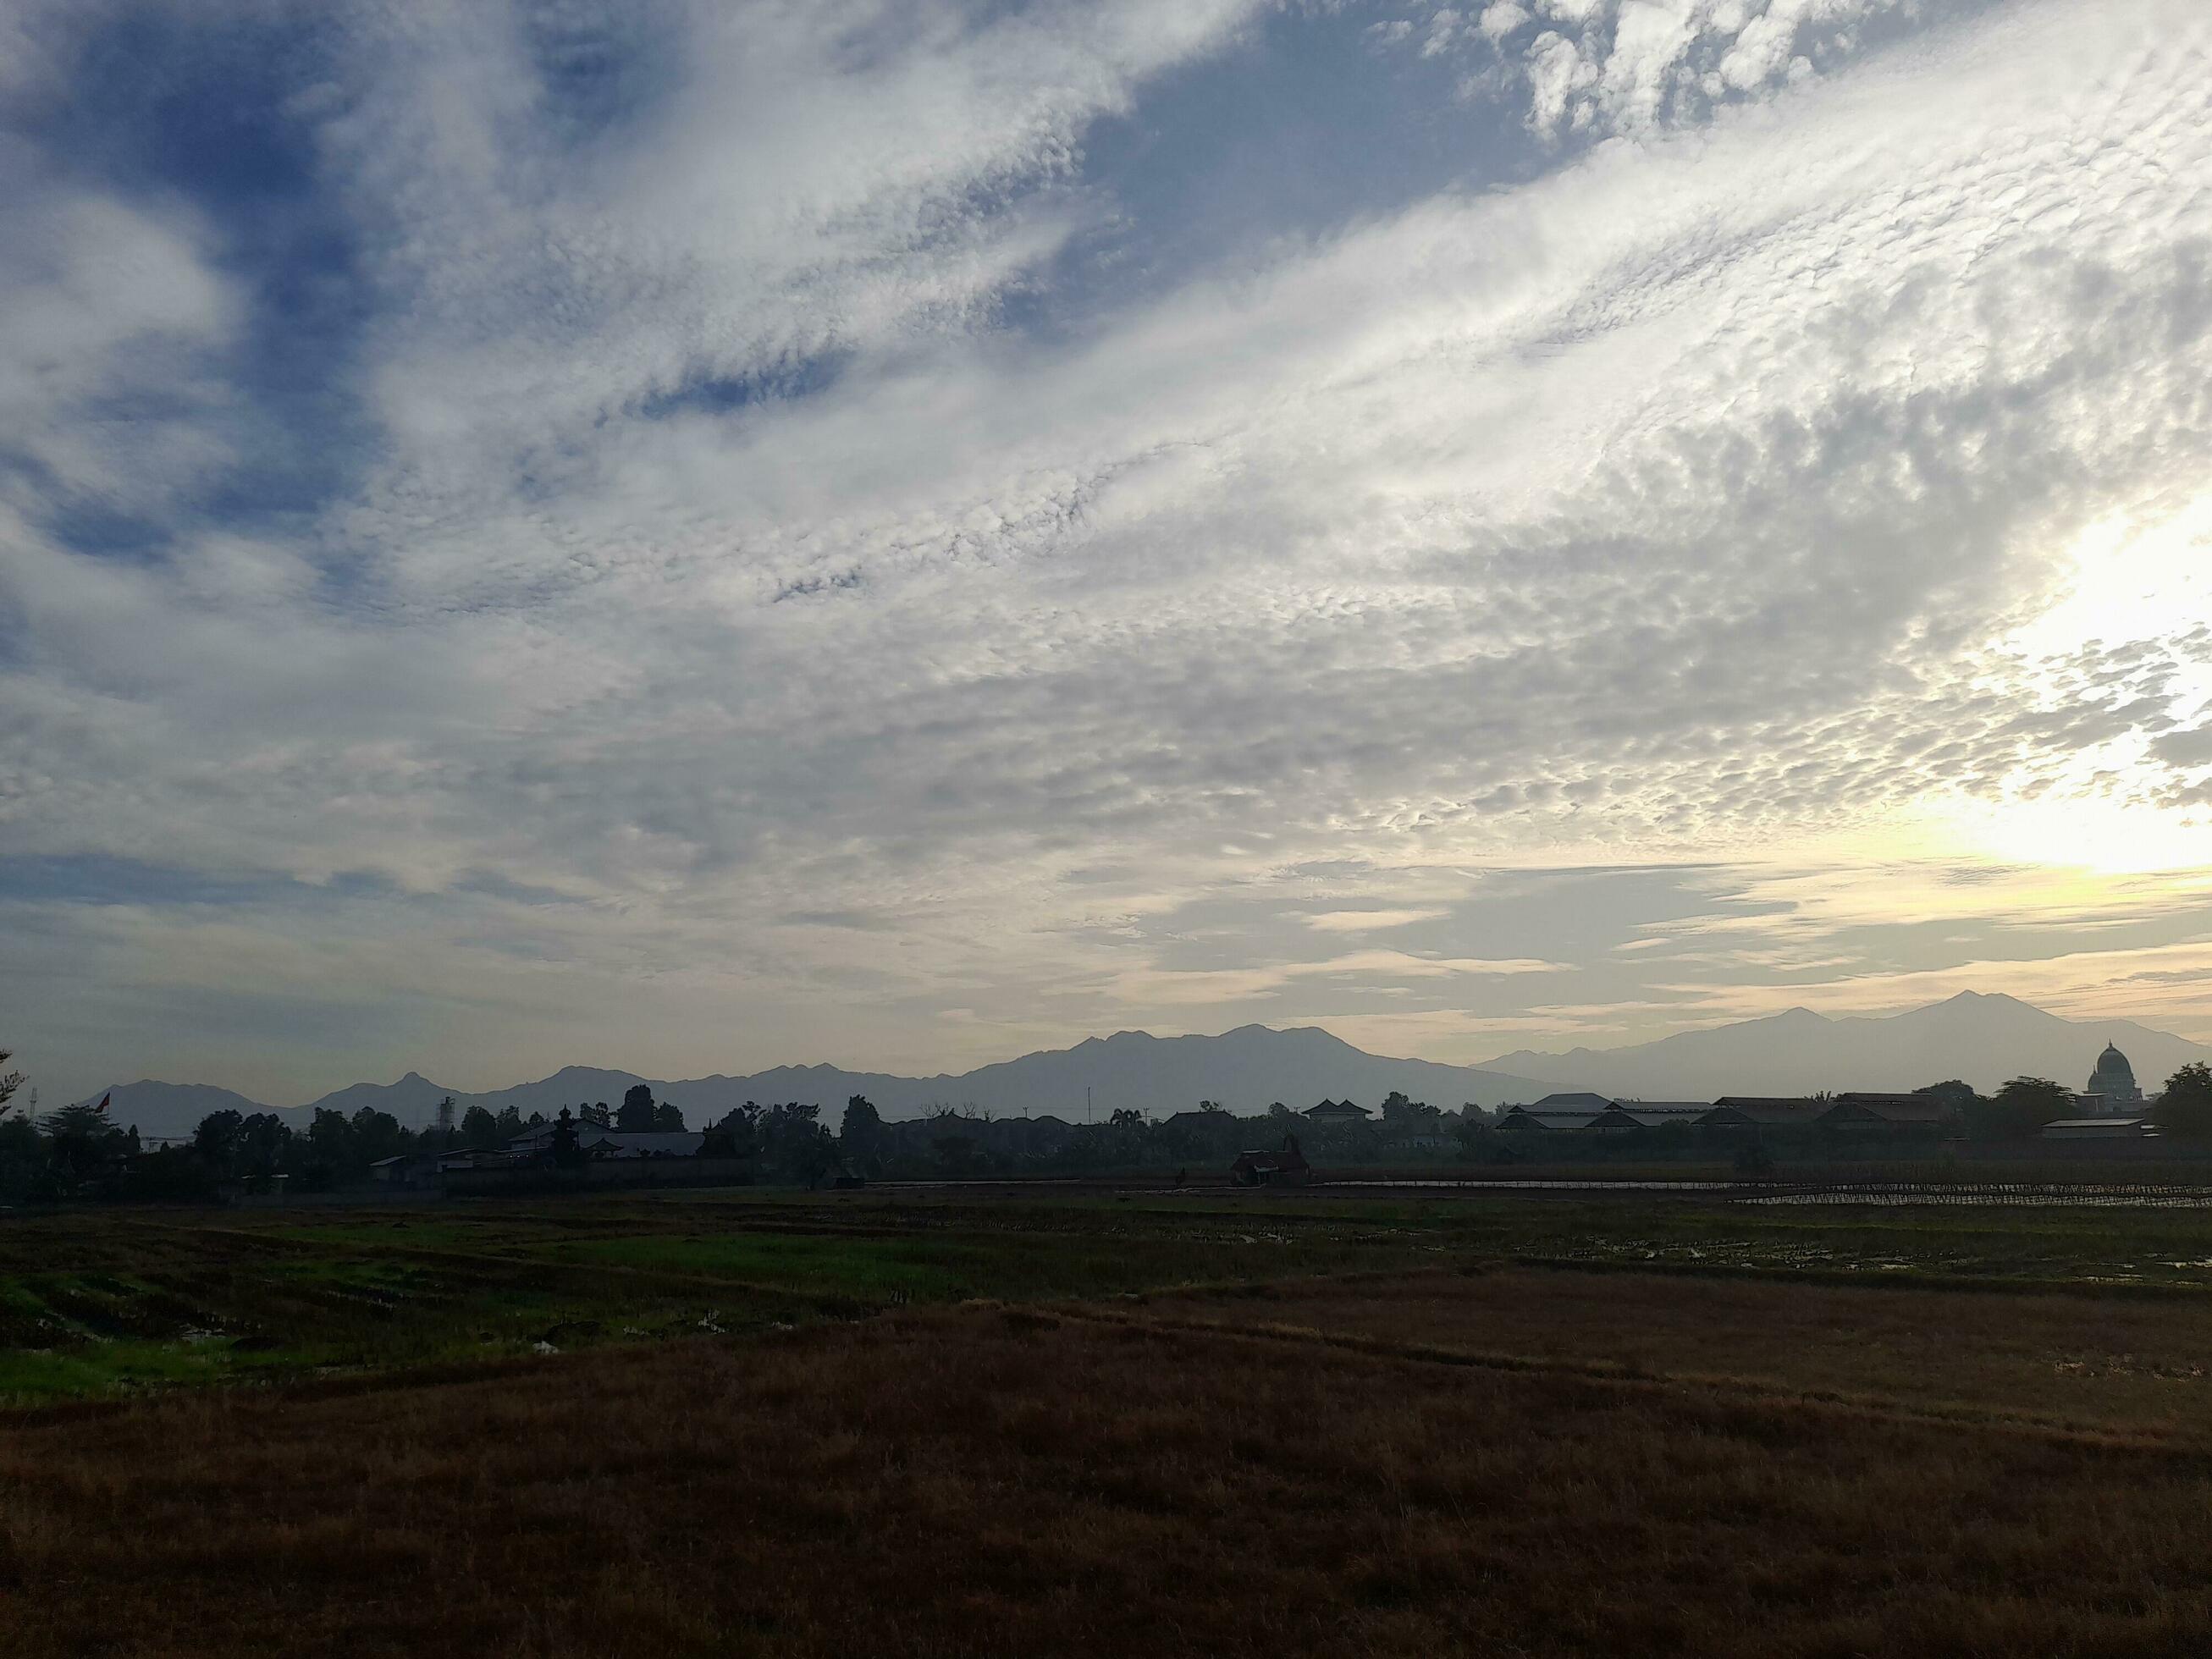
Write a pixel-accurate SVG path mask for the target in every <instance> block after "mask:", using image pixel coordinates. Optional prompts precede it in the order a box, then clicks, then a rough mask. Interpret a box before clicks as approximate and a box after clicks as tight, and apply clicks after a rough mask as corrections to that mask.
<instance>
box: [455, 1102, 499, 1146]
mask: <svg viewBox="0 0 2212 1659" xmlns="http://www.w3.org/2000/svg"><path fill="white" fill-rule="evenodd" d="M461 1144H462V1145H463V1146H476V1147H491V1146H498V1145H499V1120H498V1119H497V1118H495V1117H494V1116H493V1115H491V1114H490V1113H489V1112H488V1111H486V1110H485V1109H483V1107H481V1106H471V1107H470V1108H469V1109H468V1110H467V1111H465V1112H464V1113H462V1114H461Z"/></svg>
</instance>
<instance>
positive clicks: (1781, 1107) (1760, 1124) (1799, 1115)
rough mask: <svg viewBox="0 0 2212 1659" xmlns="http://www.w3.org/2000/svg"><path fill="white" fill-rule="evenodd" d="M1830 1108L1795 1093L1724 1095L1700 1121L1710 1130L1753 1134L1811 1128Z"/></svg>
mask: <svg viewBox="0 0 2212 1659" xmlns="http://www.w3.org/2000/svg"><path fill="white" fill-rule="evenodd" d="M1826 1110H1827V1107H1826V1104H1825V1103H1823V1102H1820V1101H1817V1100H1812V1099H1808V1098H1806V1097H1803V1096H1792V1095H1723V1096H1722V1097H1720V1098H1719V1099H1718V1100H1717V1101H1715V1102H1714V1103H1712V1109H1711V1110H1710V1111H1708V1112H1707V1113H1706V1114H1705V1116H1703V1117H1702V1118H1700V1119H1699V1120H1698V1121H1699V1124H1700V1125H1701V1126H1702V1127H1705V1128H1708V1129H1722V1130H1731V1131H1742V1132H1745V1133H1750V1132H1753V1131H1762V1130H1770V1129H1780V1130H1788V1129H1809V1128H1811V1127H1813V1125H1814V1123H1815V1122H1817V1121H1819V1119H1820V1114H1821V1113H1823V1112H1825V1111H1826Z"/></svg>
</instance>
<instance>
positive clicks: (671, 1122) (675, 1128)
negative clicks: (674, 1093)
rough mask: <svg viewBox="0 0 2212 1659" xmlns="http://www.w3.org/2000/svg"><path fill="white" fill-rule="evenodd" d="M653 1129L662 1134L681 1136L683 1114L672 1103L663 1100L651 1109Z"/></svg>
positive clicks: (682, 1131)
mask: <svg viewBox="0 0 2212 1659" xmlns="http://www.w3.org/2000/svg"><path fill="white" fill-rule="evenodd" d="M653 1127H654V1128H656V1129H658V1130H659V1131H660V1132H661V1133H664V1134H679V1135H680V1134H682V1133H684V1114H683V1112H682V1110H681V1109H678V1106H677V1105H676V1103H674V1102H673V1101H668V1100H664V1101H661V1102H659V1103H657V1104H655V1105H654V1107H653Z"/></svg>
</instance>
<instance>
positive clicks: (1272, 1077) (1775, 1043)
mask: <svg viewBox="0 0 2212 1659" xmlns="http://www.w3.org/2000/svg"><path fill="white" fill-rule="evenodd" d="M2106 1042H2116V1043H2118V1046H2119V1047H2120V1048H2122V1049H2123V1050H2124V1052H2125V1053H2126V1054H2127V1055H2128V1057H2129V1059H2130V1060H2131V1061H2132V1062H2133V1064H2134V1066H2135V1070H2136V1080H2137V1081H2138V1082H2140V1083H2141V1084H2142V1085H2143V1086H2144V1088H2145V1089H2146V1090H2148V1091H2156V1090H2157V1088H2158V1086H2159V1085H2160V1084H2161V1083H2162V1082H2163V1081H2164V1080H2165V1079H2166V1077H2167V1076H2168V1075H2169V1074H2170V1073H2172V1072H2173V1071H2174V1070H2175V1069H2176V1068H2178V1067H2179V1066H2182V1065H2184V1064H2185V1063H2186V1062H2188V1061H2190V1060H2203V1059H2206V1058H2208V1056H2212V1048H2208V1047H2207V1046H2206V1045H2204V1044H2201V1043H2195V1042H2189V1041H2187V1040H2185V1039H2184V1038H2181V1037H2178V1036H2172V1034H2170V1033H2168V1032H2165V1031H2159V1030H2152V1029H2151V1028H2150V1027H2148V1026H2145V1025H2138V1024H2135V1023H2134V1022H2132V1021H2129V1020H2108V1021H2101V1022H2081V1021H2074V1020H2067V1019H2062V1018H2059V1017H2058V1016H2057V1015H2056V1014H2051V1013H2046V1012H2044V1011H2043V1010H2042V1009H2040V1008H2036V1007H2033V1006H2030V1005H2029V1004H2027V1003H2025V1002H2021V1001H2020V1000H2018V999H2016V998H2014V997H2008V996H1985V995H1982V994H1978V993H1975V992H1972V991H1967V992H1962V993H1960V994H1959V995H1958V996H1955V997H1953V998H1952V999H1950V1000H1948V1001H1947V1002H1939V1003H1935V1004H1931V1005H1930V1006H1928V1007H1925V1008H1916V1009H1914V1010H1912V1011H1911V1012H1907V1013H1902V1014H1894V1015H1890V1016H1887V1017H1883V1018H1844V1019H1830V1018H1826V1017H1824V1016H1822V1015H1820V1014H1816V1013H1814V1012H1811V1011H1810V1010H1808V1009H1804V1008H1793V1009H1791V1010H1790V1012H1787V1013H1782V1014H1776V1015H1773V1016H1771V1017H1769V1018H1764V1019H1753V1020H1744V1021H1741V1022H1738V1023H1737V1024H1730V1025H1721V1026H1715V1027H1712V1028H1711V1029H1709V1030H1698V1031H1685V1032H1682V1033H1680V1034H1679V1035H1677V1036H1670V1037H1666V1038H1663V1039H1662V1040H1660V1041H1658V1042H1645V1043H1638V1044H1635V1045H1633V1046H1631V1047H1628V1048H1575V1049H1571V1050H1570V1051H1568V1052H1567V1053H1565V1054H1545V1053H1541V1052H1539V1051H1536V1050H1534V1049H1522V1050H1519V1051H1517V1052H1516V1053H1514V1054H1505V1055H1501V1056H1500V1057H1499V1058H1498V1059H1497V1060H1492V1061H1490V1062H1488V1063H1487V1064H1486V1065H1484V1066H1446V1065H1441V1064H1438V1063H1436V1062H1434V1061H1431V1060H1399V1059H1393V1058H1390V1057H1389V1056H1386V1055H1382V1054H1368V1053H1366V1052H1364V1050H1362V1049H1358V1048H1353V1047H1352V1045H1351V1044H1350V1043H1348V1042H1344V1041H1343V1040H1342V1039H1340V1038H1338V1037H1335V1036H1331V1035H1330V1034H1329V1033H1328V1032H1327V1031H1324V1030H1319V1029H1317V1028H1315V1027H1312V1026H1302V1027H1297V1028H1294V1029H1292V1030H1272V1029H1270V1028H1269V1027H1267V1026H1264V1025H1244V1026H1240V1027H1238V1028H1237V1030H1233V1031H1226V1032H1224V1033H1222V1034H1221V1035H1220V1036H1174V1037H1156V1036H1151V1035H1149V1034H1148V1033H1146V1032H1143V1031H1119V1032H1116V1033H1115V1035H1114V1036H1110V1037H1091V1038H1087V1039H1085V1041H1084V1042H1079V1043H1077V1044H1076V1045H1075V1046H1074V1047H1073V1048H1054V1049H1046V1050H1042V1051H1040V1052H1038V1053H1036V1054H1024V1055H1023V1056H1021V1057H1020V1058H1019V1059H1018V1060H1003V1061H1000V1062H999V1063H997V1064H995V1065H991V1066H981V1067H979V1068H978V1069H976V1070H975V1071H972V1072H965V1073H960V1074H958V1075H943V1074H941V1075H939V1076H936V1077H926V1078H909V1077H898V1076H894V1075H892V1074H890V1073H883V1072H848V1071H844V1070H842V1069H841V1068H839V1067H837V1066H778V1067H776V1068H775V1069H774V1070H773V1071H767V1072H758V1073H753V1074H752V1075H750V1076H748V1077H721V1076H716V1077H705V1078H692V1079H653V1078H643V1077H640V1076H638V1075H637V1074H635V1073H631V1072H616V1071H606V1070H602V1069H599V1068H595V1067H592V1066H568V1067H565V1068H564V1069H562V1070H561V1071H558V1072H556V1073H554V1074H553V1075H552V1076H550V1077H548V1078H542V1079H538V1081H537V1082H534V1083H522V1084H517V1085H514V1086H513V1087H512V1088H507V1089H495V1090H492V1091H489V1092H478V1093H473V1094H472V1093H469V1092H467V1091H463V1090H459V1089H448V1088H447V1087H445V1086H444V1085H441V1084H437V1083H434V1082H432V1081H431V1080H430V1079H428V1078H425V1077H423V1076H422V1074H421V1073H416V1072H410V1073H407V1074H406V1076H404V1077H403V1078H401V1079H399V1080H398V1082H396V1083H386V1084H374V1083H356V1084H353V1085H349V1087H346V1088H343V1089H339V1090H337V1091H334V1092H333V1093H331V1094H327V1095H325V1096H324V1097H322V1098H321V1099H320V1100H315V1101H310V1102H309V1103H307V1104H306V1105H304V1106H295V1107H289V1108H274V1109H275V1110H278V1111H280V1112H281V1114H282V1115H283V1116H285V1117H287V1118H289V1119H291V1120H293V1121H295V1123H297V1124H298V1125H300V1126H301V1127H305V1125H306V1124H307V1121H309V1119H310V1118H311V1116H312V1115H313V1113H314V1111H315V1110H316V1109H318V1108H325V1107H326V1108H329V1109H333V1110H337V1111H340V1112H343V1113H344V1114H346V1115H348V1116H351V1115H353V1114H354V1113H355V1112H356V1111H358V1110H359V1109H361V1108H362V1107H364V1106H370V1107H374V1108H375V1109H378V1110H379V1111H385V1112H389V1113H391V1114H392V1116H394V1117H396V1118H398V1120H399V1121H400V1122H401V1123H403V1124H405V1125H407V1126H408V1127H421V1126H422V1125H424V1124H426V1123H428V1122H429V1121H431V1120H432V1118H433V1117H434V1116H435V1113H436V1111H437V1106H438V1102H439V1100H440V1099H441V1098H442V1097H444V1096H446V1095H448V1094H450V1095H452V1096H453V1098H454V1101H455V1103H456V1106H457V1109H459V1110H460V1111H464V1112H465V1111H466V1110H467V1109H469V1108H470V1107H471V1106H483V1107H484V1108H485V1109H487V1110H489V1111H493V1112H496V1111H498V1110H500V1109H501V1108H502V1107H506V1106H509V1105H511V1106H513V1107H514V1108H515V1109H516V1110H517V1111H519V1112H520V1114H521V1115H523V1116H525V1117H528V1116H529V1115H531V1113H532V1112H543V1113H544V1114H545V1115H547V1116H549V1117H550V1116H551V1115H554V1114H555V1113H556V1112H558V1111H559V1110H560V1109H561V1108H562V1107H563V1106H579V1105H582V1104H585V1103H590V1102H597V1101H605V1102H607V1103H610V1104H613V1103H618V1102H620V1101H621V1099H622V1097H623V1092H624V1091H627V1090H628V1089H629V1088H630V1087H631V1086H632V1085H635V1084H639V1083H643V1084H645V1085H647V1086H648V1087H649V1088H651V1089H652V1091H653V1097H654V1098H655V1099H656V1100H666V1101H671V1102H673V1103H675V1104H676V1105H677V1106H678V1108H680V1109H682V1111H683V1113H684V1117H685V1119H686V1120H687V1121H690V1123H691V1124H692V1126H693V1127H699V1126H701V1125H702V1124H704V1123H706V1122H708V1121H712V1120H713V1119H714V1118H716V1117H719V1116H720V1115H721V1114H722V1113H724V1112H726V1111H727V1110H728V1109H730V1108H731V1107H732V1106H736V1105H738V1104H739V1103H743V1102H744V1101H748V1100H757V1101H759V1102H761V1103H763V1104H769V1103H775V1102H778V1101H789V1100H797V1101H812V1102H817V1103H820V1105H821V1107H822V1115H823V1121H825V1122H827V1123H829V1125H830V1126H831V1127H835V1126H836V1122H837V1121H838V1119H839V1117H840V1115H842V1112H843V1109H844V1104H845V1102H846V1100H847V1099H848V1097H851V1096H853V1095H866V1097H868V1098H869V1099H870V1100H872V1101H873V1102H874V1103H875V1104H876V1106H877V1108H878V1109H879V1110H881V1111H882V1112H883V1114H884V1116H886V1117H888V1118H905V1117H918V1116H921V1115H925V1114H927V1113H928V1112H930V1111H933V1110H934V1109H937V1108H939V1107H941V1106H951V1107H956V1108H959V1109H971V1110H974V1111H977V1112H983V1113H988V1114H990V1115H994V1116H999V1117H1006V1116H1018V1115H1021V1114H1023V1113H1024V1112H1026V1113H1029V1114H1031V1115H1043V1114H1046V1113H1054V1114H1056V1115H1059V1116H1061V1117H1064V1118H1067V1119H1069V1120H1070V1121H1082V1120H1083V1119H1084V1118H1085V1115H1091V1116H1096V1117H1097V1118H1100V1119H1103V1118H1104V1117H1105V1116H1106V1115H1108V1114H1109V1113H1110V1112H1112V1111H1114V1110H1115V1109H1120V1108H1124V1107H1127V1108H1133V1109H1138V1110H1140V1111H1145V1112H1148V1113H1152V1114H1153V1115H1162V1114H1165V1113H1168V1112H1172V1111H1179V1110H1182V1109H1188V1108H1189V1107H1192V1106H1195V1105H1196V1104H1197V1103H1198V1102H1200V1100H1218V1101H1220V1102H1222V1103H1224V1104H1225V1105H1227V1106H1228V1107H1229V1108H1230V1109H1231V1110H1234V1111H1238V1112H1256V1111H1259V1110H1261V1109H1264V1108H1265V1107H1267V1105H1268V1104H1269V1103H1271V1102H1273V1101H1277V1100H1280V1101H1284V1102H1286V1103H1289V1104H1291V1105H1293V1106H1300V1107H1303V1106H1308V1105H1311V1104H1312V1103H1314V1102H1316V1101H1317V1100H1320V1099H1322V1098H1324V1097H1327V1098H1330V1099H1352V1100H1356V1101H1358V1102H1360V1103H1362V1104H1364V1105H1368V1106H1372V1105H1375V1104H1376V1103H1379V1102H1380V1101H1381V1100H1382V1099H1383V1097H1384V1096H1385V1095H1387V1094H1389V1092H1390V1091H1393V1090H1403V1091H1405V1092H1406V1093H1407V1094H1408V1095H1410V1096H1412V1097H1413V1098H1414V1099H1416V1100H1426V1101H1428V1102H1429V1103H1431V1104H1432V1105H1437V1106H1445V1107H1455V1106H1458V1105H1461V1104H1462V1103H1467V1102H1470V1101H1471V1102H1474V1103H1476V1104H1478V1105H1482V1106H1497V1105H1499V1104H1502V1103H1507V1102H1512V1101H1522V1102H1526V1101H1532V1100H1534V1099H1537V1098H1539V1097H1541V1096H1543V1095H1545V1094H1547V1093H1550V1092H1552V1091H1554V1090H1560V1089H1589V1090H1595V1091H1599V1092H1601V1093H1604V1094H1608V1095H1615V1096H1620V1097H1632V1098H1640V1099H1644V1100H1710V1099H1712V1098H1714V1097H1717V1096H1720V1095H1724V1094H1736V1095H1795V1094H1811V1093H1814V1092H1817V1091H1820V1090H1824V1089H1826V1090H1836V1091H1841V1090H1845V1089H1869V1090H1903V1089H1912V1088H1917V1087H1919V1086H1920V1085H1923V1084H1928V1083H1935V1082H1939V1081H1941V1080H1942V1079H1946V1078H1954V1077H1955V1078H1963V1079H1966V1081H1967V1082H1969V1083H1972V1085H1974V1086H1975V1087H1977V1088H1978V1089H1981V1090H1983V1091H1989V1090H1992V1089H1994V1088H1996V1086H1997V1085H1999V1084H2000V1083H2002V1081H2003V1080H2004V1079H2007V1078H2009V1077H2014V1076H2018V1075H2021V1074H2022V1073H2026V1074H2030V1075H2034V1076H2040V1077H2053V1078H2057V1079H2058V1080H2059V1081H2061V1082H2062V1083H2064V1084H2066V1085H2069V1087H2075V1088H2078V1087H2080V1086H2081V1085H2082V1084H2083V1083H2084V1082H2086V1081H2087V1079H2088V1075H2089V1072H2090V1069H2091V1067H2092V1066H2094V1065H2095V1063H2096V1060H2097V1055H2098V1054H2099V1052H2100V1050H2101V1049H2102V1048H2104V1046H2105V1044H2106ZM112 1093H113V1095H114V1103H113V1105H112V1107H111V1109H110V1115H111V1116H112V1119H113V1120H114V1121H116V1122H118V1123H125V1124H131V1123H135V1124H137V1126H138V1127H139V1129H140V1131H141V1133H144V1134H148V1135H180V1134H188V1133H191V1128H192V1126H193V1125H195V1124H196V1123H197V1122H198V1121H200V1119H201V1118H203V1117H204V1116H206V1115H208V1114H209V1113H210V1112H213V1111H218V1110H222V1109H226V1108H228V1109H232V1110H234V1111H239V1112H259V1111H269V1110H272V1108H270V1107H267V1106H264V1105H261V1104H259V1103H257V1102H254V1101H252V1100H249V1099H247V1098H246V1097H244V1096H243V1095H239V1094H234V1093H233V1092H232V1091H229V1090H228V1089H218V1088H214V1087H211V1086H209V1085H204V1084H174V1083H156V1082H150V1081H149V1082H142V1083H127V1084H121V1085H117V1086H116V1088H115V1089H114V1090H113V1091H112ZM92 1098H94V1099H95V1100H96V1099H98V1098H99V1096H97V1095H94V1097H92Z"/></svg>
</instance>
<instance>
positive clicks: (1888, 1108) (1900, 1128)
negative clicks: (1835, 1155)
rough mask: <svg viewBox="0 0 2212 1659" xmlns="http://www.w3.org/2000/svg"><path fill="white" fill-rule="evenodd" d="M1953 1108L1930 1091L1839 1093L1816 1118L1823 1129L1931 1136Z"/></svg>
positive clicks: (1885, 1135) (1901, 1137) (1903, 1136)
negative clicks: (1905, 1093)
mask: <svg viewBox="0 0 2212 1659" xmlns="http://www.w3.org/2000/svg"><path fill="white" fill-rule="evenodd" d="M1949 1115H1950V1109H1949V1108H1948V1107H1947V1106H1945V1105H1944V1103H1942V1101H1940V1100H1937V1099H1935V1098H1934V1097H1930V1096H1928V1095H1876V1094H1844V1095H1838V1096H1837V1097H1835V1099H1834V1100H1833V1101H1832V1103H1830V1104H1829V1107H1828V1109H1827V1110H1826V1111H1825V1112H1822V1113H1821V1114H1820V1116H1819V1117H1817V1118H1815V1119H1814V1124H1815V1125H1816V1126H1817V1127H1819V1128H1820V1130H1821V1132H1822V1133H1829V1134H1845V1135H1862V1136H1875V1137H1882V1138H1887V1139H1899V1140H1906V1139H1909V1140H1932V1139H1936V1137H1937V1136H1939V1135H1941V1134H1942V1133H1943V1126H1944V1121H1945V1120H1946V1119H1947V1118H1948V1116H1949Z"/></svg>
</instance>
